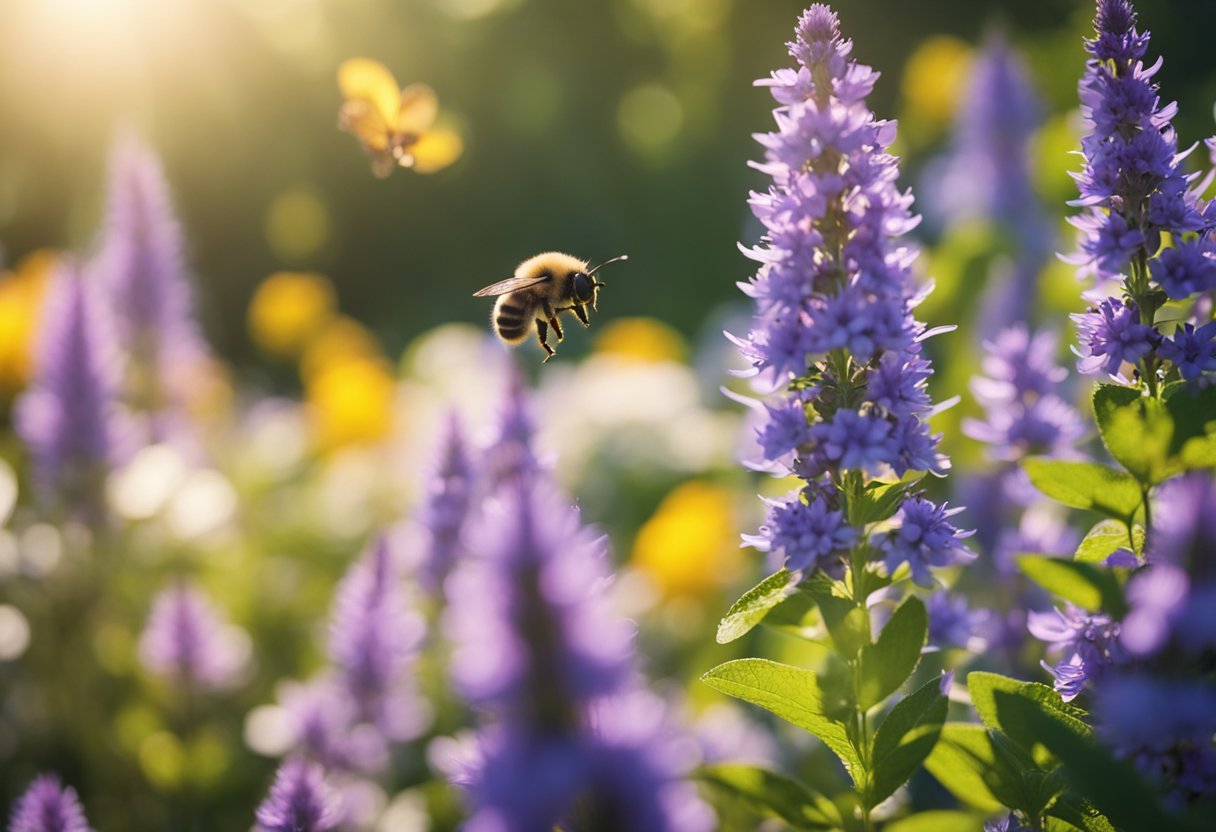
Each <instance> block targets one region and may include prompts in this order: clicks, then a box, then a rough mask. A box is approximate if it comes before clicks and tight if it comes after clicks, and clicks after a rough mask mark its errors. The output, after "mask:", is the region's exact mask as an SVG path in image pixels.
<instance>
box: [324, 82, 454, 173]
mask: <svg viewBox="0 0 1216 832" xmlns="http://www.w3.org/2000/svg"><path fill="white" fill-rule="evenodd" d="M338 88H339V89H340V90H341V91H342V97H343V98H345V99H346V100H345V101H344V102H343V104H342V109H341V110H340V111H339V113H338V127H339V128H340V129H342V130H345V131H346V132H347V133H350V134H351V135H353V136H354V137H355V138H357V139H358V140H359V143H360V144H362V145H363V149H364V151H366V152H367V154H368V155H369V156H371V157H372V171H373V172H374V173H375V174H376V176H380V177H385V176H388V175H389V174H390V173H392V172H393V168H394V167H395V166H397V165H400V166H401V167H404V168H413V169H414V170H416V171H418V172H419V173H434V172H435V171H438V170H442V169H443V168H446V167H447V166H448V165H450V164H452V163H453V162H455V161H456V160H457V159H459V158H460V154H461V153H462V152H463V151H464V144H463V142H462V141H461V139H460V136H459V135H458V134H457V133H455V132H454V131H452V130H446V129H443V128H436V127H434V123H435V116H436V115H438V113H439V100H438V99H437V98H436V97H435V91H434V90H432V89H431V88H430V87H428V86H427V85H426V84H410V85H409V86H408V87H406V88H405V89H402V88H401V87H399V86H398V85H397V79H396V78H394V77H393V74H392V73H391V72H389V71H388V69H386V68H385V66H384V64H382V63H380V62H379V61H373V60H370V59H368V58H351V59H350V60H348V61H343V62H342V65H341V66H340V67H338Z"/></svg>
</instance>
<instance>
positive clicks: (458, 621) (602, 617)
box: [445, 477, 633, 730]
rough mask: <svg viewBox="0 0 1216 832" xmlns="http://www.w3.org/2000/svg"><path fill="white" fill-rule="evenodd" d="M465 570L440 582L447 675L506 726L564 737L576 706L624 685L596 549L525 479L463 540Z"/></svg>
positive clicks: (625, 631)
mask: <svg viewBox="0 0 1216 832" xmlns="http://www.w3.org/2000/svg"><path fill="white" fill-rule="evenodd" d="M469 551H470V556H471V557H470V560H469V561H468V562H467V563H464V564H461V566H460V567H459V568H458V569H457V571H456V572H454V573H453V575H452V577H451V579H449V582H448V587H447V590H448V596H449V597H452V598H460V599H461V603H460V604H453V605H451V606H449V608H448V611H447V612H446V613H445V629H446V630H447V632H448V634H449V636H450V637H451V639H452V640H453V642H454V643H455V649H454V651H453V655H452V661H451V673H452V677H453V680H454V681H455V683H456V686H457V688H458V689H459V690H460V691H461V693H462V694H464V696H466V697H467V698H468V699H470V700H471V701H473V702H474V703H476V704H482V705H487V706H491V707H494V708H499V709H502V710H503V711H505V712H506V713H505V716H506V717H507V719H508V721H510V722H512V723H522V724H525V725H528V726H532V727H534V728H536V729H538V730H539V729H541V728H544V727H546V726H547V727H548V728H550V729H555V730H556V729H563V728H569V727H570V723H571V721H572V720H575V721H577V718H578V709H579V708H580V707H581V703H586V702H588V701H590V700H591V699H592V698H594V697H596V696H601V695H606V694H608V693H611V692H612V691H613V690H615V689H616V688H617V686H618V685H619V684H620V683H621V681H622V679H623V678H624V677H625V676H626V675H627V667H628V664H627V663H628V659H629V656H630V651H631V648H632V637H633V633H632V628H630V627H629V626H627V625H626V624H624V623H623V622H621V621H618V620H615V619H614V618H613V617H612V615H611V614H610V612H609V611H608V609H607V608H606V606H605V604H606V599H605V597H604V595H603V593H602V592H601V591H600V587H601V585H602V584H603V582H604V581H606V580H607V573H606V571H605V564H604V543H603V540H602V538H598V537H596V536H595V535H593V534H592V533H591V532H590V531H589V530H587V529H585V528H583V527H582V526H581V524H580V522H579V514H578V511H577V509H575V508H573V507H571V506H569V505H568V504H566V503H565V502H564V501H563V500H562V499H561V497H560V496H558V495H557V494H556V493H555V492H554V491H553V490H552V488H551V487H549V486H547V485H545V484H543V483H538V482H534V481H533V478H531V477H524V478H520V479H517V480H514V481H512V482H510V483H508V484H506V485H505V486H504V488H502V489H501V490H500V493H499V495H498V499H497V500H496V501H495V502H493V503H492V504H490V505H488V506H486V508H485V511H484V512H483V513H482V516H479V517H478V519H477V522H476V523H475V524H474V525H473V526H472V527H471V528H470V530H469Z"/></svg>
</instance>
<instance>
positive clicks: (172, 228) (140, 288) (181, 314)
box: [97, 135, 203, 404]
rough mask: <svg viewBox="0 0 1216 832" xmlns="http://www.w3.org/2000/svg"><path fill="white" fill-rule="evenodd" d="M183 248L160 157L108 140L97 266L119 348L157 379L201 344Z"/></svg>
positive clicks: (132, 140) (135, 144)
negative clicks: (103, 224)
mask: <svg viewBox="0 0 1216 832" xmlns="http://www.w3.org/2000/svg"><path fill="white" fill-rule="evenodd" d="M183 250H184V244H183V242H182V232H181V228H180V226H179V225H178V222H177V219H176V218H175V216H174V212H173V204H172V200H171V197H170V195H169V186H168V183H167V182H166V181H165V174H164V170H163V169H162V168H161V164H160V160H159V159H158V158H157V157H156V153H155V152H154V151H153V150H152V149H151V148H150V147H148V146H147V145H146V144H144V143H143V142H142V141H140V140H139V139H137V138H136V137H134V136H130V135H128V136H126V137H124V138H123V139H121V140H120V141H119V142H118V143H117V144H116V145H115V147H114V150H113V153H112V156H111V159H110V184H109V194H108V203H107V206H106V227H105V236H104V239H103V240H102V247H101V251H100V253H99V254H98V257H97V268H98V272H99V274H100V276H101V277H102V278H103V279H104V280H105V282H106V286H107V288H108V291H109V294H110V297H111V302H112V306H113V309H114V313H115V321H116V323H117V328H118V334H119V338H120V340H121V343H122V346H123V348H124V350H126V351H127V353H128V354H129V355H130V356H131V358H132V360H133V361H135V362H136V363H137V364H138V365H140V366H141V367H143V368H144V369H146V370H148V371H150V372H153V373H154V374H155V376H154V377H155V378H156V379H157V380H158V381H161V382H162V383H163V381H165V380H166V378H165V377H164V376H163V374H164V373H166V372H167V371H169V370H170V369H171V368H173V366H174V364H175V362H177V361H180V360H181V359H183V358H188V357H192V356H194V355H196V354H197V353H198V351H200V350H202V349H203V347H202V342H201V339H200V337H199V333H198V330H197V326H196V324H195V323H194V313H193V300H192V298H191V289H190V280H189V277H188V276H187V273H186V267H185V261H184V257H183ZM140 392H146V391H140ZM145 404H146V403H145Z"/></svg>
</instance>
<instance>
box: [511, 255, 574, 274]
mask: <svg viewBox="0 0 1216 832" xmlns="http://www.w3.org/2000/svg"><path fill="white" fill-rule="evenodd" d="M587 268H588V262H587V261H586V260H580V259H579V258H577V257H575V256H573V255H571V254H565V253H563V252H560V251H545V252H541V253H540V254H537V255H536V256H535V257H529V258H528V259H527V260H525V261H523V262H522V263H520V264H519V266H518V267H516V269H515V276H516V277H532V276H534V275H538V274H540V273H541V272H549V274H552V275H557V274H565V273H569V272H586V271H587Z"/></svg>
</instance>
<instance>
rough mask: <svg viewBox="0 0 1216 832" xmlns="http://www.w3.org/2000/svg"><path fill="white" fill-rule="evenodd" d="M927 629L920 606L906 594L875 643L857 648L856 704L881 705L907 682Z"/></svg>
mask: <svg viewBox="0 0 1216 832" xmlns="http://www.w3.org/2000/svg"><path fill="white" fill-rule="evenodd" d="M928 630H929V615H928V613H927V612H926V611H925V605H924V603H923V602H922V601H921V600H920V599H919V598H917V597H916V596H915V595H909V596H908V597H907V598H906V599H905V600H904V602H903V603H902V604H900V605H899V608H898V609H896V610H895V612H894V613H893V614H892V615H891V618H890V620H889V621H887V623H886V625H885V626H884V627H883V628H882V632H881V633H880V634H879V636H878V641H877V642H875V643H874V644H867V645H866V646H864V647H862V648H861V686H860V689H859V691H858V700H859V701H858V705H860V706H861V708H862V710H869V709H870V708H872V707H874V706H875V705H877V704H878V703H879V702H882V701H883V700H884V699H886V698H887V697H888V696H890V695H891V694H893V693H895V691H896V690H898V689H899V686H900V685H902V684H903V683H904V682H906V681H908V677H909V676H911V675H912V671H913V670H915V669H916V665H917V663H918V662H919V661H920V651H921V648H922V647H924V646H925V636H926V635H927V633H928Z"/></svg>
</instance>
